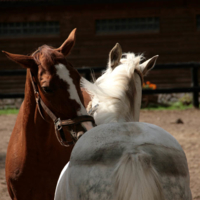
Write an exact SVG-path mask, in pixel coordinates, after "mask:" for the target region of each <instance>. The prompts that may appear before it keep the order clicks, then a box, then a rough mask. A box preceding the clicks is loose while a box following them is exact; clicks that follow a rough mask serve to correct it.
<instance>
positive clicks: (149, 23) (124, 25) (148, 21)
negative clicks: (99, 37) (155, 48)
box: [95, 17, 160, 34]
mask: <svg viewBox="0 0 200 200" xmlns="http://www.w3.org/2000/svg"><path fill="white" fill-rule="evenodd" d="M95 26H96V33H97V34H101V33H127V32H130V33H140V32H158V31H159V30H160V20H159V18H158V17H143V18H125V19H99V20H96V21H95Z"/></svg>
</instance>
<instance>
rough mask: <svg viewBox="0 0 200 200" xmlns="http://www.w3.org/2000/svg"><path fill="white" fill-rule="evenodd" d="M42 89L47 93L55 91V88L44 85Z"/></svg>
mask: <svg viewBox="0 0 200 200" xmlns="http://www.w3.org/2000/svg"><path fill="white" fill-rule="evenodd" d="M42 89H43V90H44V91H45V92H46V93H53V90H52V89H51V88H50V87H42Z"/></svg>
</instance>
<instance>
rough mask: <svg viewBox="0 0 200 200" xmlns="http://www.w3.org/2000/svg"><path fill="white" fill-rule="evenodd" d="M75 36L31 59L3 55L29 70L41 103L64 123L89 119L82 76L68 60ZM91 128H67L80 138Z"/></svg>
mask: <svg viewBox="0 0 200 200" xmlns="http://www.w3.org/2000/svg"><path fill="white" fill-rule="evenodd" d="M75 33H76V29H74V30H73V31H72V32H71V33H70V35H69V37H68V38H67V39H66V41H65V42H64V43H63V44H62V45H61V46H60V47H59V48H57V49H55V48H52V47H49V46H47V45H43V46H41V47H39V48H38V50H36V51H35V52H34V53H33V54H32V55H31V56H25V55H17V54H11V53H8V52H4V53H5V54H6V55H7V56H8V58H10V59H11V60H13V61H15V62H16V63H18V64H20V65H21V66H23V67H25V68H27V69H30V71H31V74H32V75H33V80H34V82H35V84H36V85H37V88H38V91H39V94H40V97H41V99H42V101H43V102H44V103H45V104H46V106H47V107H48V108H49V109H50V110H51V112H52V113H54V115H55V116H57V117H59V118H60V119H61V120H66V119H74V118H77V117H78V116H81V115H87V113H86V110H85V108H84V106H83V96H82V93H81V89H80V79H81V76H80V75H79V73H78V72H77V70H76V69H74V68H73V67H72V65H71V64H70V63H69V62H68V61H67V59H66V58H65V57H66V56H67V55H68V54H69V53H70V51H71V49H72V48H73V46H74V44H75ZM28 71H29V70H28ZM30 76H31V75H30ZM29 80H30V79H29ZM25 95H26V94H25ZM43 113H44V116H45V119H46V120H47V121H50V120H51V119H50V118H49V116H48V114H47V113H46V112H45V111H44V109H43ZM91 127H92V124H91V123H90V122H82V121H81V123H79V124H76V125H75V126H74V125H71V126H70V128H69V127H68V131H71V132H73V133H75V135H76V136H77V134H82V133H83V132H85V131H86V130H88V129H90V128H91Z"/></svg>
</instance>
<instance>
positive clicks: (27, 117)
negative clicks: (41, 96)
mask: <svg viewBox="0 0 200 200" xmlns="http://www.w3.org/2000/svg"><path fill="white" fill-rule="evenodd" d="M19 114H20V115H21V117H22V118H23V120H22V123H23V125H22V129H23V134H24V136H25V137H26V139H28V138H34V139H36V140H41V142H42V140H47V139H48V138H49V137H50V136H51V132H52V134H53V133H54V127H53V123H47V122H46V121H45V120H44V119H43V118H42V117H41V116H40V113H39V111H38V109H37V105H36V100H35V95H34V91H33V86H32V83H31V78H30V71H29V70H27V75H26V84H25V98H24V102H23V104H22V107H21V109H20V113H19Z"/></svg>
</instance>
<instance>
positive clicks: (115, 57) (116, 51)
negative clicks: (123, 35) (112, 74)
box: [109, 43, 122, 69]
mask: <svg viewBox="0 0 200 200" xmlns="http://www.w3.org/2000/svg"><path fill="white" fill-rule="evenodd" d="M121 57H122V48H121V46H120V44H119V43H116V45H115V46H114V47H113V48H112V49H111V51H110V53H109V67H111V68H112V69H115V67H117V65H119V62H120V59H121Z"/></svg>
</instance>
